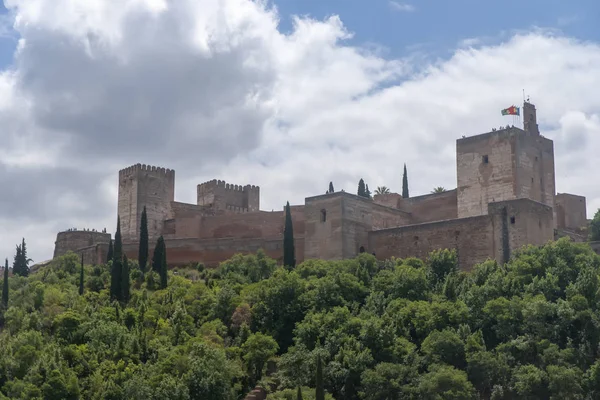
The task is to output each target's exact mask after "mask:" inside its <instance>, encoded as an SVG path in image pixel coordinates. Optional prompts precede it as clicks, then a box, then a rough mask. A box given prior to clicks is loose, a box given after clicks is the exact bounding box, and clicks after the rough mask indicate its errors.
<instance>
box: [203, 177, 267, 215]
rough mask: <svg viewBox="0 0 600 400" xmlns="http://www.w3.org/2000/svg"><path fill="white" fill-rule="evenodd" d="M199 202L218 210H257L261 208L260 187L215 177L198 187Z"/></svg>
mask: <svg viewBox="0 0 600 400" xmlns="http://www.w3.org/2000/svg"><path fill="white" fill-rule="evenodd" d="M197 204H198V205H199V206H207V207H213V208H215V209H217V210H231V211H235V212H255V211H259V210H260V188H259V187H258V186H254V185H245V186H242V185H235V184H230V183H227V182H225V181H221V180H217V179H213V180H212V181H208V182H204V183H201V184H200V185H198V187H197Z"/></svg>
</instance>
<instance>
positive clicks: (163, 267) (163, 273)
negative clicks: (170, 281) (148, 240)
mask: <svg viewBox="0 0 600 400" xmlns="http://www.w3.org/2000/svg"><path fill="white" fill-rule="evenodd" d="M160 239H161V243H162V244H161V246H162V250H161V255H162V261H161V263H160V264H161V269H160V288H161V289H166V288H167V271H168V269H169V268H168V266H167V247H166V245H165V240H164V239H163V237H162V235H161V237H160Z"/></svg>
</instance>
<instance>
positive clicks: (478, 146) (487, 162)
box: [456, 103, 555, 218]
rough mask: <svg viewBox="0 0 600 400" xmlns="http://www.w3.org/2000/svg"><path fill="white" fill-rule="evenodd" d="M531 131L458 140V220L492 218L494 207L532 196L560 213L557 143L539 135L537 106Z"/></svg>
mask: <svg viewBox="0 0 600 400" xmlns="http://www.w3.org/2000/svg"><path fill="white" fill-rule="evenodd" d="M524 109H525V115H526V116H527V117H528V118H529V121H527V123H526V126H527V129H529V131H526V130H522V129H519V128H516V127H507V128H505V129H499V130H495V131H492V132H488V133H484V134H481V135H476V136H471V137H466V138H462V139H458V140H457V141H456V168H457V174H456V176H457V192H458V193H457V200H458V218H465V217H473V216H477V215H486V214H487V213H488V204H489V203H493V202H498V201H505V200H514V199H521V198H526V199H530V200H535V201H537V202H540V203H543V204H546V205H547V206H550V207H552V209H553V210H554V196H555V175H554V143H553V142H552V140H550V139H547V138H544V137H543V136H541V135H539V131H538V130H537V122H536V120H535V107H534V106H533V105H531V104H529V103H526V104H525V107H524Z"/></svg>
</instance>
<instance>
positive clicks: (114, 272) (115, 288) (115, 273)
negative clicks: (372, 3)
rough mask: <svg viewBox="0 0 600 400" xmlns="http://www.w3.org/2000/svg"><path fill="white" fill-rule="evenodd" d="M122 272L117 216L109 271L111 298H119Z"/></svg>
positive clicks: (121, 291)
mask: <svg viewBox="0 0 600 400" xmlns="http://www.w3.org/2000/svg"><path fill="white" fill-rule="evenodd" d="M122 273H123V244H122V242H121V217H118V218H117V232H116V233H115V245H114V247H113V263H112V268H111V272H110V277H111V280H110V295H111V299H116V300H121V299H122V294H123V290H122V289H121V282H122V279H123V278H122Z"/></svg>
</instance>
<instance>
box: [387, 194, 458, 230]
mask: <svg viewBox="0 0 600 400" xmlns="http://www.w3.org/2000/svg"><path fill="white" fill-rule="evenodd" d="M398 208H400V209H401V210H405V211H407V212H410V213H411V214H412V220H413V222H414V223H417V222H419V223H421V222H433V221H443V220H447V219H456V218H458V204H457V192H456V189H454V190H447V191H445V192H442V193H431V194H426V195H423V196H416V197H409V198H408V199H400V201H399V202H398Z"/></svg>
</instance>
